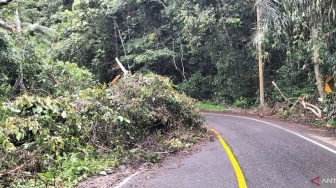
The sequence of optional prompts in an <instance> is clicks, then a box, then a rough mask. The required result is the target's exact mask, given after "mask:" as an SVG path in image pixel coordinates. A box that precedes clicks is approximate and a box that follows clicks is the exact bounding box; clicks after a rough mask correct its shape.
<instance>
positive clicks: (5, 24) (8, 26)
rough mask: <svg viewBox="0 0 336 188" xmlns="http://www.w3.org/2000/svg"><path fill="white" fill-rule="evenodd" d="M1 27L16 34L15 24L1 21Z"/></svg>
mask: <svg viewBox="0 0 336 188" xmlns="http://www.w3.org/2000/svg"><path fill="white" fill-rule="evenodd" d="M0 27H2V28H4V29H7V30H9V31H11V32H15V31H16V26H15V25H14V24H10V23H8V22H6V21H3V20H0Z"/></svg>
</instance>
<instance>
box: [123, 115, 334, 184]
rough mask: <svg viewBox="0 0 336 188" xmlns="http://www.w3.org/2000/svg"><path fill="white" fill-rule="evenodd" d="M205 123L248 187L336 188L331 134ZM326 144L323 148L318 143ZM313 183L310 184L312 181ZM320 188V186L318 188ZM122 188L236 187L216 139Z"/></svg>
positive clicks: (214, 119) (261, 124)
mask: <svg viewBox="0 0 336 188" xmlns="http://www.w3.org/2000/svg"><path fill="white" fill-rule="evenodd" d="M206 123H207V124H209V125H210V126H212V127H213V128H214V129H215V130H216V131H217V132H218V133H219V134H220V136H221V137H222V138H223V139H224V140H225V142H226V144H227V145H228V146H229V148H230V149H231V151H232V153H233V155H234V157H235V159H236V160H237V162H238V165H239V166H240V169H241V171H242V173H243V176H244V180H245V182H246V185H247V187H250V188H278V187H279V188H287V187H288V188H305V187H307V188H310V187H312V188H313V187H315V188H319V187H321V188H324V187H326V188H329V187H330V188H331V187H334V188H336V148H335V145H334V143H335V142H336V137H335V134H330V133H328V131H325V130H320V129H312V128H309V127H307V126H303V125H297V124H291V123H283V122H277V121H272V120H265V119H256V118H253V119H252V118H244V117H234V116H231V115H216V114H208V115H207V116H206ZM321 139H323V140H324V141H326V142H328V143H330V144H328V143H325V142H323V141H321ZM314 178H316V179H315V180H314V181H313V182H315V184H314V183H312V182H311V180H312V179H314ZM318 184H319V185H320V186H318ZM121 187H125V188H126V187H130V188H137V187H139V188H140V187H141V188H143V187H144V188H146V187H148V188H154V187H155V188H156V187H157V188H175V187H181V188H189V187H190V188H204V187H205V188H221V187H224V188H225V187H228V188H234V187H239V184H238V181H237V177H236V171H235V170H234V168H233V165H232V161H231V160H230V159H229V157H228V154H227V153H226V150H225V149H224V148H223V146H222V143H221V142H220V141H219V140H216V141H214V142H210V143H206V144H203V145H201V146H198V148H197V151H194V152H190V153H186V154H185V155H184V156H177V157H170V158H168V159H167V160H166V161H165V162H164V163H163V164H162V166H159V167H153V168H152V169H150V170H149V171H142V172H139V173H138V174H137V175H136V176H134V177H132V179H131V180H130V181H128V182H127V183H125V184H124V185H123V186H121Z"/></svg>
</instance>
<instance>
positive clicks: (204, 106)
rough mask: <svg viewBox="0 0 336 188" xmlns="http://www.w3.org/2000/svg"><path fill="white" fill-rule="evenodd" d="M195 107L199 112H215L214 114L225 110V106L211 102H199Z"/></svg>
mask: <svg viewBox="0 0 336 188" xmlns="http://www.w3.org/2000/svg"><path fill="white" fill-rule="evenodd" d="M197 105H198V107H199V108H200V109H201V110H208V111H216V112H220V111H226V110H227V108H226V107H225V106H222V105H217V104H213V103H211V102H199V103H198V104H197Z"/></svg>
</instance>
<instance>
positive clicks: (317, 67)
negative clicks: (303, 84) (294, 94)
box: [313, 29, 324, 98]
mask: <svg viewBox="0 0 336 188" xmlns="http://www.w3.org/2000/svg"><path fill="white" fill-rule="evenodd" d="M317 37H318V31H317V30H316V29H313V40H314V43H315V44H314V47H313V49H314V56H313V62H314V71H315V78H316V84H317V90H318V94H319V97H320V98H323V96H324V87H323V77H322V74H321V71H320V60H319V58H320V56H319V46H318V44H317V41H316V39H317Z"/></svg>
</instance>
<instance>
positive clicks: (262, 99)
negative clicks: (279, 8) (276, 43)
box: [257, 5, 265, 106]
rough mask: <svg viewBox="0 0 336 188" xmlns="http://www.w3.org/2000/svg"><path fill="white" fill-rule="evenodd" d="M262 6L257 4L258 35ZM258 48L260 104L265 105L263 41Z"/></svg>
mask: <svg viewBox="0 0 336 188" xmlns="http://www.w3.org/2000/svg"><path fill="white" fill-rule="evenodd" d="M260 27H261V26H260V8H259V5H257V30H258V35H259V34H260ZM257 48H258V64H259V89H260V106H264V105H265V95H264V67H263V62H262V50H261V41H259V42H258V43H257Z"/></svg>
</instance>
